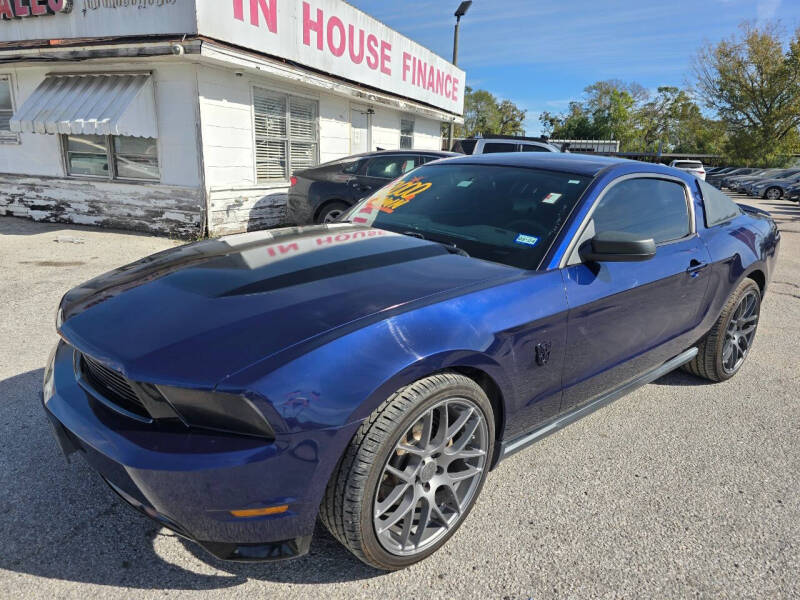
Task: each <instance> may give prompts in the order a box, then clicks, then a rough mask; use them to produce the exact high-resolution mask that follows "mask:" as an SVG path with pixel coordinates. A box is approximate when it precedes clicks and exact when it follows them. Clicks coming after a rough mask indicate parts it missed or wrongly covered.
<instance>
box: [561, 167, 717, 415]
mask: <svg viewBox="0 0 800 600" xmlns="http://www.w3.org/2000/svg"><path fill="white" fill-rule="evenodd" d="M609 231H623V232H628V233H635V234H637V235H638V236H640V237H641V238H642V239H649V238H652V239H654V240H655V242H656V244H657V251H656V255H655V257H653V258H652V259H650V260H647V261H643V262H605V261H604V262H600V263H591V264H584V263H582V262H580V258H579V256H578V248H579V247H580V245H581V244H583V243H586V242H587V241H588V240H589V239H590V238H591V237H593V236H594V235H596V234H598V233H602V232H609ZM570 252H571V253H570V256H569V259H568V260H567V263H568V264H567V265H566V266H565V267H564V268H563V269H562V275H563V278H564V285H565V290H566V295H567V301H568V303H569V306H570V310H569V315H568V325H567V356H566V359H565V361H564V364H565V368H564V374H563V385H564V396H563V398H562V407H561V410H562V411H567V410H571V409H573V408H576V407H577V406H580V405H581V404H583V403H585V402H588V401H590V400H592V399H594V398H597V397H598V396H601V395H603V394H604V393H606V392H609V391H611V390H613V389H615V388H617V387H619V386H620V385H622V384H624V383H625V382H627V381H630V380H632V379H634V378H635V377H637V376H639V375H641V374H643V373H645V372H647V371H648V370H650V369H652V368H654V367H656V366H658V365H659V364H661V363H663V362H664V361H666V360H668V359H670V358H672V357H673V356H675V355H677V354H679V353H680V352H682V351H683V350H685V349H687V348H688V347H690V346H691V345H692V344H693V343H695V342H696V341H697V338H698V337H699V335H698V333H697V332H696V328H697V327H698V326H699V324H700V320H701V318H702V314H701V313H702V306H703V301H704V298H705V295H706V293H707V288H708V280H709V279H708V272H707V269H706V267H707V266H708V264H709V262H710V256H709V253H708V250H707V249H706V247H705V245H704V244H703V242H702V240H701V239H700V238H699V237H698V235H697V234H696V229H695V217H694V202H693V196H692V193H691V191H690V190H689V188H688V187H687V186H686V184H685V183H684V182H683V181H682V180H680V179H677V178H670V177H667V176H642V175H635V176H626V177H623V178H620V179H617V180H615V181H614V182H612V183H611V184H609V186H608V187H607V188H606V189H605V190H604V191H603V192H601V194H600V195H599V196H598V200H597V201H596V204H595V206H594V208H593V211H592V212H591V213H590V215H589V218H588V219H587V221H586V224H585V229H584V230H583V232H582V233H579V234H578V237H577V239H576V243H575V244H574V246H573V247H572V249H571V251H570Z"/></svg>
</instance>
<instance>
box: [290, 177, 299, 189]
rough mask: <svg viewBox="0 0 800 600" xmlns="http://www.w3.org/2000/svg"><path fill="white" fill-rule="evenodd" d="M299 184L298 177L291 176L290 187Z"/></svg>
mask: <svg viewBox="0 0 800 600" xmlns="http://www.w3.org/2000/svg"><path fill="white" fill-rule="evenodd" d="M296 185H297V177H290V178H289V187H294V186H296Z"/></svg>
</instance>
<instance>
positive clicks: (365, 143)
mask: <svg viewBox="0 0 800 600" xmlns="http://www.w3.org/2000/svg"><path fill="white" fill-rule="evenodd" d="M370 116H371V115H370V114H369V112H368V111H367V109H366V108H361V107H358V106H353V107H351V108H350V154H358V153H360V152H368V151H369V150H370V146H371V145H372V144H371V140H370V137H371V136H370V133H371V132H370V120H371V119H370Z"/></svg>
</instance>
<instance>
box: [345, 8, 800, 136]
mask: <svg viewBox="0 0 800 600" xmlns="http://www.w3.org/2000/svg"><path fill="white" fill-rule="evenodd" d="M349 1H350V3H351V4H353V5H354V6H357V7H358V8H360V9H362V10H364V11H365V12H367V13H369V14H371V15H372V16H374V17H376V18H377V19H380V20H381V21H383V22H384V23H386V24H387V25H389V26H390V27H392V28H393V29H396V30H397V31H399V32H401V33H403V34H404V35H407V36H408V37H410V38H412V39H413V40H415V41H417V42H419V43H420V44H422V45H424V46H427V47H428V48H430V49H431V50H433V51H434V52H436V53H437V54H439V55H441V56H444V57H445V58H448V59H449V58H451V57H452V52H453V50H452V49H453V25H454V23H455V17H453V12H454V11H455V9H456V7H457V6H458V4H459V0H349ZM768 19H780V20H781V22H782V23H783V25H784V27H786V29H787V30H793V29H794V28H795V27H797V26H799V25H800V0H694V1H690V0H666V1H665V0H661V1H658V2H656V1H654V0H638V1H637V0H474V2H473V4H472V7H471V8H470V10H469V13H468V14H467V15H466V16H465V17H464V18H463V19H462V22H461V36H460V44H459V66H460V67H461V68H462V69H464V70H465V71H466V72H467V84H468V85H470V86H472V87H473V88H483V89H487V90H489V91H490V92H492V93H494V94H495V95H497V96H499V97H502V98H509V99H511V100H513V101H514V102H516V103H517V104H518V105H520V106H521V107H523V108H526V109H528V120H527V121H526V129H527V133H528V135H536V134H537V133H539V120H538V115H539V113H540V112H541V111H544V110H548V111H551V112H561V111H563V110H564V109H565V108H566V107H567V104H568V103H569V101H570V100H574V99H579V98H580V97H581V95H582V92H583V88H585V87H586V86H587V85H589V84H591V83H593V82H595V81H598V80H601V79H621V80H623V81H637V82H638V83H641V84H642V85H644V86H645V87H647V88H651V89H655V88H657V87H658V86H659V85H676V86H683V85H685V84H687V83H689V82H690V76H691V70H690V67H691V61H692V57H693V56H694V54H695V53H696V51H697V49H698V48H699V47H700V46H702V45H703V44H704V43H706V42H716V41H718V40H720V39H722V38H725V37H729V36H730V35H731V34H732V33H734V32H735V31H736V28H737V27H738V25H739V23H741V22H742V21H744V20H751V21H759V20H760V21H764V20H768Z"/></svg>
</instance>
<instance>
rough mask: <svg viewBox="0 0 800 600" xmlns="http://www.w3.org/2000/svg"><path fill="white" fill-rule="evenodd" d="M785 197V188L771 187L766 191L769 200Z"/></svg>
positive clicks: (765, 195) (765, 194) (765, 196)
mask: <svg viewBox="0 0 800 600" xmlns="http://www.w3.org/2000/svg"><path fill="white" fill-rule="evenodd" d="M782 197H783V190H782V189H781V188H777V187H771V188H769V189H768V190H767V191H766V192H764V198H766V199H767V200H780V199H781V198H782Z"/></svg>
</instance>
